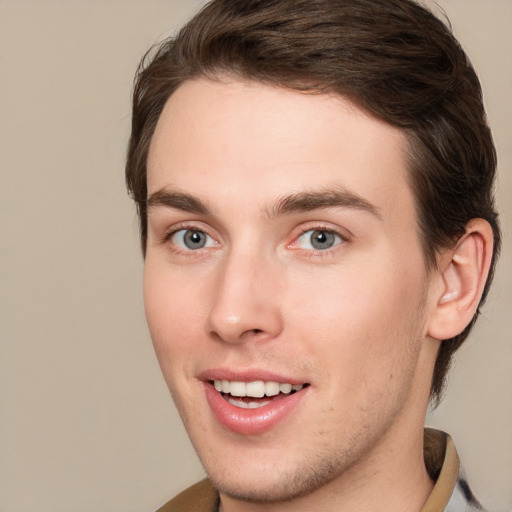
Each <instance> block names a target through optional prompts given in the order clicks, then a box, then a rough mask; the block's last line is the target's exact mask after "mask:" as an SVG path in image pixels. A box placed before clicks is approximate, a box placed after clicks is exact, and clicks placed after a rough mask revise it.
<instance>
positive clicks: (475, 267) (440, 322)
mask: <svg viewBox="0 0 512 512" xmlns="http://www.w3.org/2000/svg"><path fill="white" fill-rule="evenodd" d="M492 248H493V233H492V228H491V226H490V225H489V223H488V222H487V221H485V220H483V219H473V220H472V221H471V222H470V223H469V224H468V225H467V227H466V233H465V234H464V235H463V236H462V237H461V239H460V240H459V241H458V243H457V245H456V246H455V247H454V248H453V249H450V250H448V251H446V253H444V254H443V255H442V256H441V258H440V265H439V271H438V272H439V273H440V278H441V283H442V284H441V286H440V288H439V289H438V290H440V291H438V292H437V296H435V297H434V301H435V309H434V311H433V315H432V317H431V319H430V323H429V330H428V334H429V336H431V337H432V338H435V339H438V340H446V339H449V338H453V337H454V336H457V335H458V334H460V333H461V332H462V331H463V330H464V329H465V328H466V326H467V325H468V324H469V322H470V321H471V319H472V318H473V316H474V314H475V312H476V310H477V308H478V304H479V303H480V298H481V297H482V292H483V289H484V286H485V282H486V280H487V276H488V274H489V267H490V264H491V259H492Z"/></svg>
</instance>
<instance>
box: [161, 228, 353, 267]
mask: <svg viewBox="0 0 512 512" xmlns="http://www.w3.org/2000/svg"><path fill="white" fill-rule="evenodd" d="M182 230H188V231H199V232H202V233H205V234H206V235H207V236H209V237H210V238H212V239H213V240H216V239H215V237H213V236H212V235H211V234H209V233H208V231H207V230H206V229H204V227H203V226H198V225H196V224H188V223H183V224H178V225H176V226H173V227H172V228H171V229H170V230H169V231H167V232H165V233H164V235H163V237H162V240H161V242H162V244H164V245H165V244H169V245H170V246H171V249H172V251H173V252H175V253H177V254H180V255H185V256H189V257H192V256H194V255H198V254H201V253H203V251H205V250H208V249H210V248H199V249H196V250H192V249H189V250H184V249H182V248H180V247H177V246H176V244H173V243H170V242H171V240H172V237H173V236H174V235H175V234H176V233H178V232H179V231H182ZM314 231H322V232H326V233H331V234H333V235H334V236H336V237H338V238H339V239H340V242H338V243H336V244H335V245H334V246H333V247H329V248H327V249H323V250H322V249H317V250H312V249H302V248H300V247H293V245H294V244H297V241H298V240H299V239H300V238H301V237H302V236H304V235H305V234H306V233H309V232H314ZM348 241H349V239H348V237H347V236H346V235H344V234H342V233H340V232H339V231H338V230H336V229H333V228H332V227H331V226H326V225H325V224H311V225H308V226H306V227H301V228H300V232H299V234H298V235H296V236H294V237H293V241H292V242H291V243H288V244H286V247H287V248H288V249H291V250H296V251H301V252H303V253H304V254H305V255H307V256H308V257H311V258H322V257H329V256H331V255H332V253H333V252H334V251H336V249H337V247H338V246H340V245H343V244H345V243H347V242H348ZM217 243H218V242H217Z"/></svg>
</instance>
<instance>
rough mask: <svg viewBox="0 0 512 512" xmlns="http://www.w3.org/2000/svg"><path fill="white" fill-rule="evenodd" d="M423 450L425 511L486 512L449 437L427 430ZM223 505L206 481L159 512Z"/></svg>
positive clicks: (213, 509) (201, 511)
mask: <svg viewBox="0 0 512 512" xmlns="http://www.w3.org/2000/svg"><path fill="white" fill-rule="evenodd" d="M423 451H424V458H425V466H426V468H427V471H428V473H429V475H430V478H431V479H432V480H433V481H435V485H434V488H433V489H432V492H431V494H430V496H429V498H428V499H427V501H426V502H425V504H424V505H423V507H422V509H421V512H485V511H484V510H483V508H482V507H481V506H480V504H479V503H478V501H477V500H476V499H475V497H474V496H473V493H472V492H471V490H470V489H469V486H468V484H467V482H466V479H465V478H464V475H463V473H462V471H461V470H460V464H459V456H458V455H457V451H456V449H455V445H454V444H453V441H452V439H451V437H450V436H449V435H448V434H445V433H444V432H441V431H439V430H434V429H430V428H426V429H425V437H424V450H423ZM219 503H220V498H219V494H218V492H217V491H216V490H215V489H214V487H213V486H212V484H211V483H210V482H209V480H203V481H201V482H199V483H197V484H195V485H193V486H192V487H189V488H188V489H187V490H185V491H183V492H182V493H180V494H178V495H177V496H176V497H175V498H174V499H172V500H171V501H169V502H168V503H166V504H165V505H164V506H163V507H162V508H160V509H158V511H157V512H218V510H219Z"/></svg>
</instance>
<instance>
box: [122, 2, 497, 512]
mask: <svg viewBox="0 0 512 512" xmlns="http://www.w3.org/2000/svg"><path fill="white" fill-rule="evenodd" d="M495 167H496V157H495V150H494V146H493V142H492V138H491V135H490V131H489V128H488V126H487V124H486V120H485V113H484V109H483V106H482V97H481V90H480V85H479V82H478V79H477V77H476V75H475V72H474V70H473V68H472V67H471V65H470V63H469V61H468V59H467V57H466V55H465V54H464V52H463V51H462V49H461V48H460V46H459V45H458V43H457V41H456V40H455V39H454V38H453V36H452V34H451V33H450V31H449V30H448V29H447V28H446V26H445V25H444V24H443V23H442V22H441V21H439V20H438V19H436V18H435V17H434V16H433V15H432V14H431V13H430V12H429V11H427V10H426V9H425V8H423V7H421V6H420V5H418V4H416V3H413V2H412V1H410V0H307V1H306V0H213V1H212V2H211V3H209V4H207V5H206V6H205V7H204V9H203V10H202V11H201V12H200V13H199V14H197V15H196V16H195V17H194V18H193V19H192V20H191V21H190V22H189V23H188V24H187V25H186V26H185V27H184V28H183V29H182V31H181V32H180V33H179V34H178V35H177V36H176V37H175V38H171V39H169V40H167V41H165V42H164V43H163V44H162V45H161V46H160V48H159V49H158V50H157V51H156V52H155V53H154V54H152V55H151V57H148V58H147V59H146V60H145V61H144V62H143V64H142V65H141V68H140V70H139V73H138V76H137V80H136V86H135V91H134V104H133V123H132V135H131V140H130V145H129V150H128V161H127V168H126V172H127V183H128V188H129V190H130V192H131V194H132V195H133V197H134V199H135V201H136V203H137V207H138V211H139V214H140V220H141V236H142V247H143V252H144V255H145V272H144V297H145V307H146V315H147V319H148V324H149V328H150V332H151V336H152V339H153V342H154V346H155V350H156V353H157V356H158V359H159V362H160V365H161V368H162V371H163V373H164V377H165V379H166V381H167V383H168V385H169V389H170V391H171V393H172V396H173V398H174V400H175V403H176V405H177V407H178V410H179V412H180V415H181V417H182V419H183V422H184V424H185V427H186V429H187V431H188V433H189V435H190V438H191V440H192V443H193V445H194V447H195V449H196V451H197V453H198V456H199V457H200V459H201V462H202V464H203V466H204V468H205V470H206V472H207V474H208V477H209V478H208V480H207V481H204V482H201V483H199V484H198V485H196V486H194V487H192V488H191V489H189V490H187V491H185V492H184V493H182V494H181V495H179V496H178V497H176V498H175V499H174V500H172V501H171V502H169V503H168V504H167V505H165V506H164V507H163V508H162V509H161V510H162V511H172V510H179V511H186V510H194V511H203V510H204V511H217V510H220V511H223V512H238V511H240V512H241V511H274V510H280V511H287V510H293V511H306V510H307V511H311V510H322V511H331V510H332V511H334V510H336V511H347V512H348V511H356V510H357V511H359V510H365V511H372V510H379V511H400V510H404V511H412V510H417V511H420V510H421V511H424V512H427V511H429V512H431V511H443V510H446V511H448V512H455V511H464V510H477V509H479V504H478V502H477V501H476V500H475V499H474V498H473V496H472V494H471V492H470V491H469V488H468V486H467V484H466V483H465V481H464V480H463V479H462V478H461V477H460V475H459V461H458V457H457V454H456V451H455V448H454V445H453V442H452V440H451V438H450V437H449V436H447V435H445V434H443V433H441V432H436V431H431V430H427V431H425V432H424V430H423V424H424V418H425V412H426V409H427V406H428V403H429V400H430V399H432V400H433V401H434V403H436V402H438V401H439V399H440V397H441V393H442V389H443V383H444V379H445V376H446V372H447V370H448V367H449V364H450V360H451V357H452V355H453V353H454V352H455V351H456V350H457V348H458V347H459V346H460V345H461V343H462V342H463V341H464V340H465V339H466V337H467V335H468V333H469V330H470V329H471V327H472V325H473V323H474V321H475V319H476V316H477V312H478V307H479V305H480V304H481V301H482V300H483V299H484V298H485V295H486V294H487V291H488V288H489V284H490V277H491V276H492V271H493V268H494V263H495V259H496V254H497V252H498V248H499V242H500V235H499V228H498V223H497V215H496V212H495V209H494V205H493V196H492V189H493V180H494V174H495Z"/></svg>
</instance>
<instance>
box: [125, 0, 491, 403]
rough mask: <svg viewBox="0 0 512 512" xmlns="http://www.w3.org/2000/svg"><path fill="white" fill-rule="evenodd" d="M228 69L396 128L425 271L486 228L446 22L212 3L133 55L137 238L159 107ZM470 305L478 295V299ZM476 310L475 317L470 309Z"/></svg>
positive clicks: (420, 15)
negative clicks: (474, 230) (343, 102)
mask: <svg viewBox="0 0 512 512" xmlns="http://www.w3.org/2000/svg"><path fill="white" fill-rule="evenodd" d="M219 75H228V76H234V77H240V78H243V79H249V80H254V81H258V82H262V83H265V84H271V85H276V86H281V87H287V88H292V89H295V90H299V91H304V92H309V93H335V94H339V95H342V96H345V97H347V98H349V99H350V100H351V101H353V102H354V103H355V104H357V105H358V106H359V107H361V108H362V109H364V110H366V111H367V112H369V113H371V114H373V115H374V116H376V117H378V118H380V119H383V120H384V121H386V122H388V123H389V124H391V125H394V126H397V127H399V128H401V129H402V130H403V132H404V133H405V134H406V136H407V138H408V141H409V150H410V151H409V155H410V159H409V171H410V172H409V178H410V185H411V188H412V190H413V192H414V195H415V199H416V209H417V215H418V225H419V231H420V235H421V241H422V245H423V250H424V254H425V261H426V265H427V267H428V268H432V267H435V265H436V256H437V254H438V251H439V250H440V249H442V248H446V247H450V246H452V245H453V244H454V243H455V242H456V241H457V240H458V239H459V238H460V236H461V235H462V234H464V232H465V228H466V225H467V223H468V222H469V221H470V220H471V219H474V218H483V219H485V220H487V221H488V222H489V223H490V225H491V227H492V229H493V232H494V255H493V261H492V265H491V271H490V274H489V278H488V280H487V283H486V286H485V290H484V293H483V297H482V301H483V300H484V299H485V297H486V295H487V292H488V289H489V285H490V282H491V279H492V275H493V271H494V266H495V261H496V255H497V253H498V251H499V246H500V231H499V226H498V221H497V213H496V210H495V207H494V199H493V183H494V177H495V172H496V152H495V149H494V144H493V141H492V136H491V132H490V129H489V127H488V125H487V121H486V115H485V111H484V107H483V101H482V91H481V87H480V83H479V80H478V78H477V76H476V73H475V71H474V69H473V67H472V65H471V63H470V62H469V59H468V57H467V56H466V54H465V53H464V51H463V50H462V48H461V47H460V45H459V43H458V42H457V40H456V39H455V37H454V36H453V34H452V33H451V30H450V29H449V28H448V27H447V26H446V25H445V24H444V23H443V22H442V21H441V20H439V19H438V18H436V17H435V16H434V15H433V14H432V13H431V12H430V11H429V10H427V9H426V8H424V7H422V6H420V5H419V4H417V3H416V2H414V1H412V0H213V1H211V2H210V3H208V4H207V5H206V6H205V7H204V8H203V9H202V10H201V11H200V12H199V13H198V14H197V15H196V16H195V17H194V18H192V19H191V20H190V21H189V22H188V23H187V24H186V25H185V26H184V27H183V28H182V29H181V31H180V32H179V33H178V34H177V35H176V36H175V37H171V38H169V39H167V40H165V41H164V42H163V43H161V44H160V45H159V46H158V47H157V48H156V49H152V50H151V51H150V52H148V54H146V56H145V57H144V59H143V60H142V62H141V64H140V66H139V69H138V72H137V76H136V80H135V89H134V94H133V118H132V133H131V138H130V142H129V147H128V156H127V163H126V181H127V186H128V190H129V191H130V193H131V195H132V197H133V198H134V200H135V202H136V204H137V208H138V212H139V216H140V229H141V240H142V248H143V252H145V248H146V237H147V225H146V223H147V210H146V199H147V188H146V162H147V156H148V151H149V146H150V143H151V138H152V136H153V132H154V130H155V127H156V124H157V122H158V119H159V117H160V114H161V112H162V109H163V107H164V105H165V103H166V101H167V99H168V98H169V97H170V96H171V94H172V93H173V92H174V91H175V90H176V89H177V88H178V87H179V86H180V85H181V84H183V83H184V82H185V81H187V80H191V79H194V78H198V77H206V78H210V79H213V80H215V79H218V77H219ZM481 303H482V302H481ZM477 314H478V313H477ZM477 314H476V315H475V317H474V318H473V320H472V321H471V323H470V324H469V325H468V326H467V327H466V329H465V330H464V331H463V332H462V333H461V334H459V335H458V336H455V337H454V338H451V339H449V340H445V341H443V343H442V344H441V348H440V350H439V353H438V357H437V360H436V366H435V369H434V375H433V380H432V390H431V395H432V397H433V398H434V399H435V400H437V401H439V399H440V396H441V391H442V389H443V384H444V380H445V376H446V373H447V371H448V368H449V366H450V361H451V358H452V355H453V353H454V352H455V351H456V350H457V349H458V348H459V346H460V345H461V344H462V342H463V341H464V340H465V339H466V337H467V335H468V334H469V331H470V329H471V327H472V326H473V324H474V321H475V320H476V317H477Z"/></svg>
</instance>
